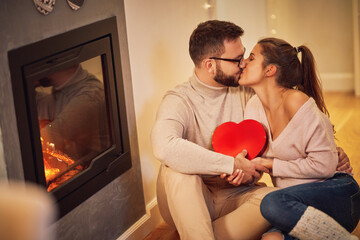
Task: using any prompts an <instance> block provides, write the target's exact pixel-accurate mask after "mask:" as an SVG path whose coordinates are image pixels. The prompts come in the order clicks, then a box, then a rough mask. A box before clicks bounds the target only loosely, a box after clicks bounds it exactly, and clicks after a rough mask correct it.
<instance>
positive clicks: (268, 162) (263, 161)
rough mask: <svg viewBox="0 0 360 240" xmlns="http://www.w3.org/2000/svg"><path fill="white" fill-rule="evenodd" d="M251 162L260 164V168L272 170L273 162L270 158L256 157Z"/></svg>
mask: <svg viewBox="0 0 360 240" xmlns="http://www.w3.org/2000/svg"><path fill="white" fill-rule="evenodd" d="M251 162H254V163H258V164H261V165H262V166H264V167H266V168H267V169H269V170H272V168H273V162H274V160H273V159H272V158H263V157H257V158H254V159H253V160H251Z"/></svg>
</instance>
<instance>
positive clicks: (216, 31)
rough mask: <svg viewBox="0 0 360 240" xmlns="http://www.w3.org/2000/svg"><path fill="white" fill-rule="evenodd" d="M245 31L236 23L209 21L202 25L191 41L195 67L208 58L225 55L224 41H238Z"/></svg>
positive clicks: (191, 52) (190, 45) (190, 50)
mask: <svg viewBox="0 0 360 240" xmlns="http://www.w3.org/2000/svg"><path fill="white" fill-rule="evenodd" d="M243 33H244V30H243V29H242V28H241V27H239V26H237V25H235V24H234V23H231V22H227V21H219V20H209V21H206V22H203V23H200V24H199V25H198V26H197V28H196V29H195V30H194V31H193V32H192V34H191V36H190V41H189V52H190V57H191V59H192V60H193V62H194V64H195V66H199V65H200V63H201V61H202V60H203V59H204V58H207V57H219V56H220V55H221V54H223V53H224V51H225V47H224V40H236V39H237V38H238V37H240V36H242V35H243Z"/></svg>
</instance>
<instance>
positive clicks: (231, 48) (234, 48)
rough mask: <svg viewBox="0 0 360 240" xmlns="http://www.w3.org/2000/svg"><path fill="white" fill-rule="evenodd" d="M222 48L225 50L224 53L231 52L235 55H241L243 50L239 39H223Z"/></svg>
mask: <svg viewBox="0 0 360 240" xmlns="http://www.w3.org/2000/svg"><path fill="white" fill-rule="evenodd" d="M224 48H225V52H224V53H226V52H229V53H231V52H232V53H233V54H235V55H236V54H242V53H243V52H244V49H245V48H244V45H243V43H242V41H241V38H240V37H238V38H236V39H225V40H224Z"/></svg>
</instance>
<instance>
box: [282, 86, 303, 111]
mask: <svg viewBox="0 0 360 240" xmlns="http://www.w3.org/2000/svg"><path fill="white" fill-rule="evenodd" d="M308 100H309V96H308V95H306V94H305V93H303V92H301V91H299V90H293V89H291V90H288V93H287V95H286V97H285V101H284V107H285V111H286V113H287V115H288V116H289V117H290V118H292V117H293V116H294V115H295V113H296V112H297V111H298V110H299V109H300V108H301V106H302V105H304V103H306V102H307V101H308Z"/></svg>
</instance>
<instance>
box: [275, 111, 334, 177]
mask: <svg viewBox="0 0 360 240" xmlns="http://www.w3.org/2000/svg"><path fill="white" fill-rule="evenodd" d="M315 108H316V105H315V107H312V108H310V109H307V110H306V111H303V112H301V113H300V114H301V116H297V117H298V118H297V120H296V121H295V122H294V124H292V126H291V130H292V134H291V136H290V138H287V139H286V141H287V142H288V143H289V142H290V143H291V144H292V145H291V146H284V148H283V151H284V152H285V153H286V151H287V149H290V148H292V149H295V150H298V152H304V153H305V154H303V155H304V156H303V157H299V158H296V159H279V158H274V162H273V176H274V177H290V178H302V179H304V178H329V177H332V176H333V175H334V173H335V170H336V166H337V163H338V155H337V151H336V144H335V140H334V135H333V129H332V125H331V122H330V120H329V118H328V117H327V116H325V115H324V114H323V113H321V112H320V111H318V109H315Z"/></svg>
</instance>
